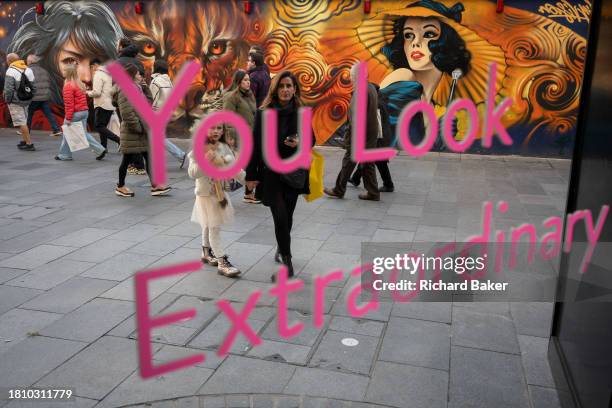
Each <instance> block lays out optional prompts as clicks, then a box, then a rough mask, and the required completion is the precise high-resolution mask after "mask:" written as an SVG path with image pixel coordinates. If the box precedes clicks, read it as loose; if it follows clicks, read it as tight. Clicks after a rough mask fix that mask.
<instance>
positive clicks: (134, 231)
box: [110, 222, 168, 243]
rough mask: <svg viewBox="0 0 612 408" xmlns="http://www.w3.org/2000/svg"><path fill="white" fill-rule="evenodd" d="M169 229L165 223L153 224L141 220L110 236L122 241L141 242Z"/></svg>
mask: <svg viewBox="0 0 612 408" xmlns="http://www.w3.org/2000/svg"><path fill="white" fill-rule="evenodd" d="M167 229H168V227H167V226H164V225H152V224H146V223H142V222H141V223H139V224H135V225H131V226H128V227H127V228H125V229H123V230H121V231H119V232H116V233H114V234H113V235H111V237H110V238H114V239H118V240H120V241H128V242H134V243H139V242H144V241H146V240H148V239H149V238H152V237H154V236H155V235H157V234H160V233H162V232H164V231H165V230H167Z"/></svg>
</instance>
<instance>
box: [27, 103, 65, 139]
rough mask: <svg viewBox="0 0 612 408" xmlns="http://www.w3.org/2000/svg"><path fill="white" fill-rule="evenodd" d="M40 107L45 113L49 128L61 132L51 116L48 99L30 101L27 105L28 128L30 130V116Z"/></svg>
mask: <svg viewBox="0 0 612 408" xmlns="http://www.w3.org/2000/svg"><path fill="white" fill-rule="evenodd" d="M39 109H42V111H43V113H44V114H45V116H46V118H47V120H48V121H49V124H50V125H51V129H53V131H54V132H61V129H60V127H59V126H58V125H57V121H56V120H55V116H53V112H51V106H50V105H49V101H32V102H30V105H29V107H28V121H27V125H28V130H32V118H33V117H34V114H35V113H36V111H37V110H39Z"/></svg>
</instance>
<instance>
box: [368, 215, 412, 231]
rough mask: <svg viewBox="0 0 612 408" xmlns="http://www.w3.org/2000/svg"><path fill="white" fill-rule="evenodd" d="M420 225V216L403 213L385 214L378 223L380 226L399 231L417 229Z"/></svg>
mask: <svg viewBox="0 0 612 408" xmlns="http://www.w3.org/2000/svg"><path fill="white" fill-rule="evenodd" d="M418 225H419V218H418V217H408V216H403V215H385V216H384V217H383V218H382V219H381V220H380V224H379V225H378V226H379V228H384V229H390V230H397V231H416V230H417V227H418Z"/></svg>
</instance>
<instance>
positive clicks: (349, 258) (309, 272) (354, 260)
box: [298, 246, 360, 287]
mask: <svg viewBox="0 0 612 408" xmlns="http://www.w3.org/2000/svg"><path fill="white" fill-rule="evenodd" d="M359 261H360V257H359V255H358V254H340V253H334V252H328V251H326V246H323V247H322V248H321V250H320V251H319V252H318V253H317V254H316V255H315V256H313V257H312V258H311V259H310V261H308V263H307V264H306V266H304V268H303V269H302V270H301V271H300V273H299V275H298V276H299V278H300V279H302V280H304V281H305V282H307V283H312V282H313V281H314V279H315V278H316V277H317V276H321V277H323V276H325V275H327V274H328V273H329V272H331V271H332V270H336V269H342V271H343V279H342V280H339V281H334V282H331V283H330V286H337V287H343V286H344V285H345V284H346V281H347V279H348V277H349V274H350V271H351V270H352V269H353V268H355V267H356V266H358V265H359V264H360V262H359Z"/></svg>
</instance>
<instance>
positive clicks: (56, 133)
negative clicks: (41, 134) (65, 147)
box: [49, 130, 63, 137]
mask: <svg viewBox="0 0 612 408" xmlns="http://www.w3.org/2000/svg"><path fill="white" fill-rule="evenodd" d="M62 135H63V133H62V131H61V130H58V131H56V132H53V133H51V134H50V135H49V136H51V137H60V136H62Z"/></svg>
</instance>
